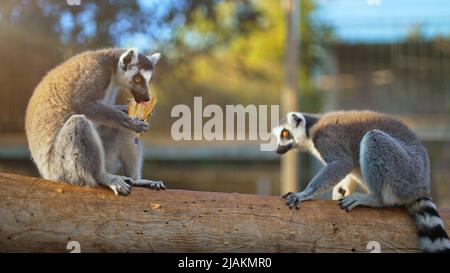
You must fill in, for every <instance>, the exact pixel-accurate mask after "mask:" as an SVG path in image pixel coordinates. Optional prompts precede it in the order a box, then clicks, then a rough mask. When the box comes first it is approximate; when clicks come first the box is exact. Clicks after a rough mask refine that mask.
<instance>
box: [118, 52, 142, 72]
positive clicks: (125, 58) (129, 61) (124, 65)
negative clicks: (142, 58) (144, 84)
mask: <svg viewBox="0 0 450 273" xmlns="http://www.w3.org/2000/svg"><path fill="white" fill-rule="evenodd" d="M138 57H139V50H138V49H137V48H130V49H128V50H127V51H125V53H123V54H122V55H120V58H119V67H120V68H121V69H122V70H123V71H127V70H128V68H129V67H130V65H133V64H137V62H138Z"/></svg>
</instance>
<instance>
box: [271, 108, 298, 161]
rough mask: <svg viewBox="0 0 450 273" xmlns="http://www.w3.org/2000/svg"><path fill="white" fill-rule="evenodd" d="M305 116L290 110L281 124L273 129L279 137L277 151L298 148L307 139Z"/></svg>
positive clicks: (284, 151)
mask: <svg viewBox="0 0 450 273" xmlns="http://www.w3.org/2000/svg"><path fill="white" fill-rule="evenodd" d="M305 124H306V122H305V117H304V116H303V114H302V113H297V112H289V113H288V114H287V115H286V118H284V119H282V120H281V121H280V125H279V126H278V127H275V128H273V129H272V134H274V135H275V137H276V139H277V149H276V150H275V152H277V153H278V154H284V153H286V152H287V151H289V150H290V149H292V148H294V149H295V148H298V147H299V146H300V145H301V144H302V143H303V141H305V139H306V127H305Z"/></svg>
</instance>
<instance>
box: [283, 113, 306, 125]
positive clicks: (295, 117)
mask: <svg viewBox="0 0 450 273" xmlns="http://www.w3.org/2000/svg"><path fill="white" fill-rule="evenodd" d="M302 116H303V115H302V114H301V113H296V112H289V113H288V117H287V119H288V122H289V123H290V124H292V125H294V126H295V127H298V126H299V125H300V124H302V121H303V119H302Z"/></svg>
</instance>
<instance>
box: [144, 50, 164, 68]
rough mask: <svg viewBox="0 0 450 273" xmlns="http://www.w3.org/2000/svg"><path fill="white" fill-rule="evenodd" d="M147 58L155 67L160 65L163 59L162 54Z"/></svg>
mask: <svg viewBox="0 0 450 273" xmlns="http://www.w3.org/2000/svg"><path fill="white" fill-rule="evenodd" d="M147 58H148V59H149V60H150V62H152V64H153V65H155V64H157V63H158V61H159V59H161V53H159V52H156V53H153V54H152V55H150V56H147Z"/></svg>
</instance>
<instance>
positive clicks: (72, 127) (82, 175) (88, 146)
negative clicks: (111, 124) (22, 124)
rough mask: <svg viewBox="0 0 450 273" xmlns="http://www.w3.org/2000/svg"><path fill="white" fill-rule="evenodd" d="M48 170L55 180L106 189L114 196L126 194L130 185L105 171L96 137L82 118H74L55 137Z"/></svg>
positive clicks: (93, 129) (80, 116)
mask: <svg viewBox="0 0 450 273" xmlns="http://www.w3.org/2000/svg"><path fill="white" fill-rule="evenodd" d="M52 161H53V164H51V165H52V166H53V168H52V169H51V173H52V175H51V176H52V178H53V179H54V180H59V181H65V182H69V183H71V184H77V185H89V186H96V185H97V184H101V185H105V186H107V187H109V188H111V189H112V190H113V191H114V192H115V193H116V194H124V195H126V194H128V193H129V192H130V189H131V186H130V184H131V181H130V179H127V178H125V177H122V176H116V175H112V174H109V173H107V172H106V171H105V155H104V150H103V146H102V142H101V140H100V137H99V134H98V132H97V130H96V129H95V127H94V125H93V124H92V122H91V121H90V120H89V119H87V118H86V117H85V116H84V115H73V116H71V117H70V118H69V119H68V120H67V121H66V123H65V124H64V125H63V127H62V128H61V130H60V132H59V133H58V135H57V137H56V140H55V146H54V150H53V158H52Z"/></svg>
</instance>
